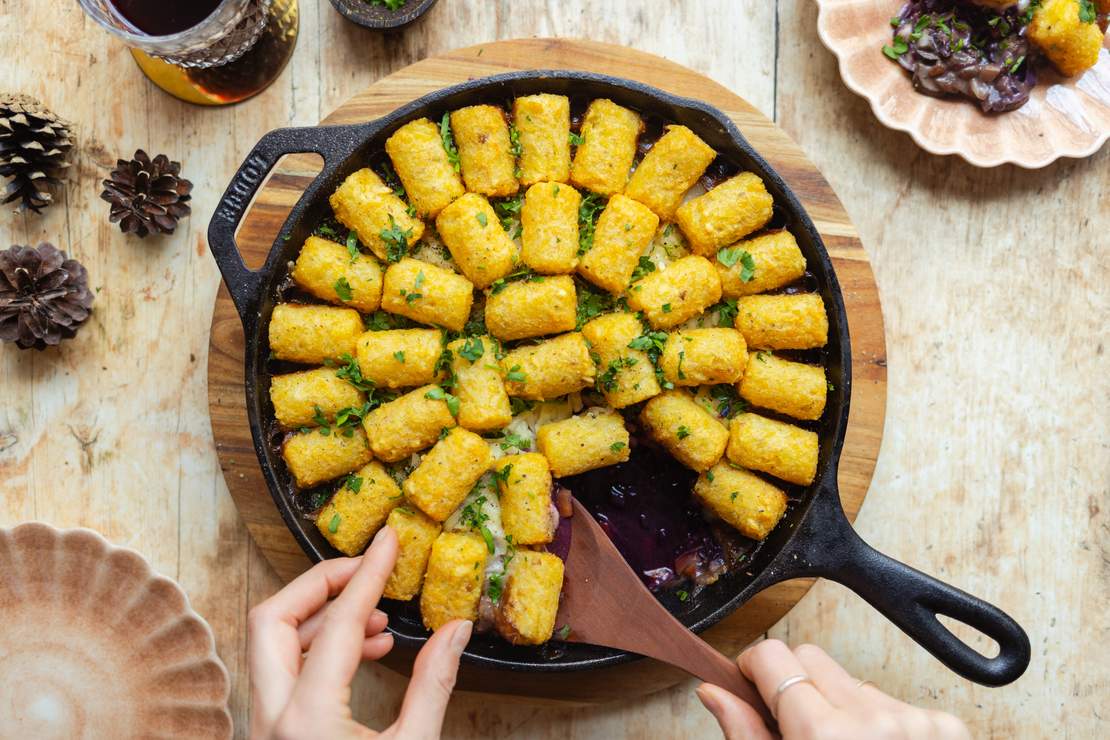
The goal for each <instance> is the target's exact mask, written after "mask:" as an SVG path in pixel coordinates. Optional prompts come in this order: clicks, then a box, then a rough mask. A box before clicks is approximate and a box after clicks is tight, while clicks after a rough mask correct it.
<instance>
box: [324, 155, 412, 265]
mask: <svg viewBox="0 0 1110 740" xmlns="http://www.w3.org/2000/svg"><path fill="white" fill-rule="evenodd" d="M329 202H330V203H331V210H332V212H333V213H334V214H335V218H336V220H337V221H339V223H341V224H343V225H344V226H346V227H347V228H348V229H352V230H353V231H354V232H355V234H357V235H358V240H359V241H360V242H362V243H363V244H365V245H366V246H367V247H369V248H370V251H371V252H373V253H374V254H375V255H376V256H377V258H378V259H381V260H384V259H387V258H388V257H389V254H390V250H391V249H392V250H396V249H398V248H405V249H407V248H408V247H410V246H412V245H413V244H416V242H418V241H420V237H422V236H424V222H423V221H421V220H420V219H418V218H416V217H414V216H412V215H410V214H409V211H408V208H409V207H408V206H407V205H406V204H405V201H403V200H401V199H400V198H398V197H397V196H396V195H395V194H394V193H393V188H391V187H389V186H388V185H386V184H385V183H384V182H382V180H381V178H380V177H378V176H377V175H376V174H374V171H373V170H371V169H369V168H363V169H361V170H358V171H357V172H353V173H352V174H350V175H348V176H347V179H346V180H344V181H343V183H342V184H341V185H340V186H339V187H338V188H336V190H335V192H334V193H332V195H331V198H330V199H329ZM383 231H384V232H386V233H388V234H401V235H402V237H398V239H396V240H387V239H385V238H383V237H382V232H383Z"/></svg>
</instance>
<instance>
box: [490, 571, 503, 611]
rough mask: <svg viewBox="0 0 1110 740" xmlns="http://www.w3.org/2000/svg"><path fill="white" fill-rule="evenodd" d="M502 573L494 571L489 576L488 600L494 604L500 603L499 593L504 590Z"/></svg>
mask: <svg viewBox="0 0 1110 740" xmlns="http://www.w3.org/2000/svg"><path fill="white" fill-rule="evenodd" d="M504 578H505V574H504V573H494V574H493V575H492V576H490V577H489V600H490V601H492V602H493V603H494V604H499V603H501V593H502V592H503V591H504V590H505V585H504Z"/></svg>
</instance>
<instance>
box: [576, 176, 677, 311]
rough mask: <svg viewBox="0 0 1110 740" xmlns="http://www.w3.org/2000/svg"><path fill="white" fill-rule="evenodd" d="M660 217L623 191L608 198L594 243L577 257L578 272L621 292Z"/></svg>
mask: <svg viewBox="0 0 1110 740" xmlns="http://www.w3.org/2000/svg"><path fill="white" fill-rule="evenodd" d="M658 226H659V217H658V216H656V215H655V214H654V213H652V212H651V209H650V208H648V207H647V206H645V205H643V204H641V203H637V202H636V201H634V200H632V199H631V198H627V197H625V196H623V195H614V196H613V197H612V198H610V199H609V202H608V203H607V204H606V206H605V210H603V211H602V212H601V216H600V217H599V218H598V220H597V227H596V229H595V230H594V241H593V246H592V247H590V249H589V250H587V252H586V253H585V254H584V255H582V256H581V257H580V258H579V260H578V273H579V274H580V275H581V276H582V277H584V278H586V279H587V280H589V281H590V282H591V283H593V284H594V285H597V286H598V287H600V288H602V289H604V290H607V291H609V292H610V293H612V294H613V295H620V294H621V293H623V292H624V291H625V290H626V289H627V288H628V281H629V280H631V279H632V273H633V271H634V270H635V269H636V265H637V264H638V263H639V261H640V255H642V254H644V252H645V250H646V249H647V247H648V245H649V244H650V243H651V240H652V238H653V237H654V236H655V230H656V228H657V227H658Z"/></svg>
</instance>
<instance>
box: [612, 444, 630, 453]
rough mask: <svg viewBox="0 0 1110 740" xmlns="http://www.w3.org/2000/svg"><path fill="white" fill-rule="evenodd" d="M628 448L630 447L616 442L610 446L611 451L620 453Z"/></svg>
mask: <svg viewBox="0 0 1110 740" xmlns="http://www.w3.org/2000/svg"><path fill="white" fill-rule="evenodd" d="M627 446H628V445H626V444H625V443H624V442H614V443H613V444H611V445H609V449H610V450H612V451H613V452H620V451H621V450H623V449H624V448H625V447H627Z"/></svg>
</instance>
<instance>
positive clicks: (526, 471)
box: [494, 452, 556, 545]
mask: <svg viewBox="0 0 1110 740" xmlns="http://www.w3.org/2000/svg"><path fill="white" fill-rule="evenodd" d="M494 470H496V471H497V473H498V476H497V487H498V490H499V492H500V494H501V526H502V527H503V528H504V530H505V534H506V535H507V536H509V537H512V541H513V544H516V545H542V544H545V543H548V542H551V540H552V538H553V537H554V536H555V524H556V522H555V517H553V516H552V508H551V467H550V466H549V465H548V463H547V458H546V457H544V456H543V455H541V454H539V453H536V452H526V453H524V454H521V455H506V456H505V457H502V458H501V459H499V460H496V461H495V462H494Z"/></svg>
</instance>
